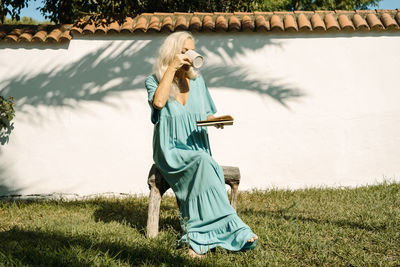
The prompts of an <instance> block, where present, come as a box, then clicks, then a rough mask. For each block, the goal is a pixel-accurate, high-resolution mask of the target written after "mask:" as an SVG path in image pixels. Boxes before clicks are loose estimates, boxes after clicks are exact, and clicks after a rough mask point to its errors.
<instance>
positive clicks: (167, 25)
mask: <svg viewBox="0 0 400 267" xmlns="http://www.w3.org/2000/svg"><path fill="white" fill-rule="evenodd" d="M173 30H174V28H173V26H172V18H171V17H170V16H167V17H164V19H163V22H162V25H161V31H168V32H172V31H173Z"/></svg>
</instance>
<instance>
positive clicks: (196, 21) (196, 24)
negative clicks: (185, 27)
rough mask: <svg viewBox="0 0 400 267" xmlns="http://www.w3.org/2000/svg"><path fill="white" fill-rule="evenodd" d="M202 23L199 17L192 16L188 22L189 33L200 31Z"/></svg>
mask: <svg viewBox="0 0 400 267" xmlns="http://www.w3.org/2000/svg"><path fill="white" fill-rule="evenodd" d="M201 27H202V23H201V19H200V17H199V16H196V15H194V16H192V17H191V18H190V21H189V30H191V31H197V32H199V31H201Z"/></svg>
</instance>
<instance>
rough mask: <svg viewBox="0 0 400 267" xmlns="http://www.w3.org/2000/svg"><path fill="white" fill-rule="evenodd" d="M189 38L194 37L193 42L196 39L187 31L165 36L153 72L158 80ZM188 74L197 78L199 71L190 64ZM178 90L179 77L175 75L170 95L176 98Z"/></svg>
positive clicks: (190, 77)
mask: <svg viewBox="0 0 400 267" xmlns="http://www.w3.org/2000/svg"><path fill="white" fill-rule="evenodd" d="M188 38H190V39H192V40H193V42H194V41H195V40H194V38H193V36H192V34H190V33H189V32H186V31H181V32H174V33H172V34H170V35H169V36H168V37H167V38H165V40H164V42H163V44H162V45H161V47H160V49H159V51H158V57H157V60H156V63H155V64H154V66H153V72H154V73H155V75H156V77H157V80H159V81H161V79H162V77H163V76H164V73H165V71H166V70H167V68H168V66H169V64H170V63H171V62H172V60H173V59H174V57H175V55H176V54H180V53H181V52H182V47H183V44H184V43H185V41H186V39H188ZM186 75H187V76H188V77H189V79H195V78H197V76H198V73H197V72H196V71H195V70H194V69H193V67H192V66H190V68H189V70H188V71H187V72H186ZM178 92H179V87H178V78H177V77H174V79H173V81H172V84H171V88H170V93H169V97H170V98H174V97H175V96H176V95H177V93H178Z"/></svg>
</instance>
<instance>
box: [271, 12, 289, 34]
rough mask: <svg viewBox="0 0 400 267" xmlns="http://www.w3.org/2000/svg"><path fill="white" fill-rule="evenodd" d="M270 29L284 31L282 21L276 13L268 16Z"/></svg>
mask: <svg viewBox="0 0 400 267" xmlns="http://www.w3.org/2000/svg"><path fill="white" fill-rule="evenodd" d="M270 23H271V31H284V30H285V28H284V26H283V22H282V20H281V18H280V17H279V16H278V15H277V14H273V15H272V16H271V18H270Z"/></svg>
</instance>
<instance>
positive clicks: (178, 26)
mask: <svg viewBox="0 0 400 267" xmlns="http://www.w3.org/2000/svg"><path fill="white" fill-rule="evenodd" d="M188 28H189V25H188V20H187V19H186V17H185V16H184V15H178V17H177V18H176V20H175V31H186V30H187V29H188Z"/></svg>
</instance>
